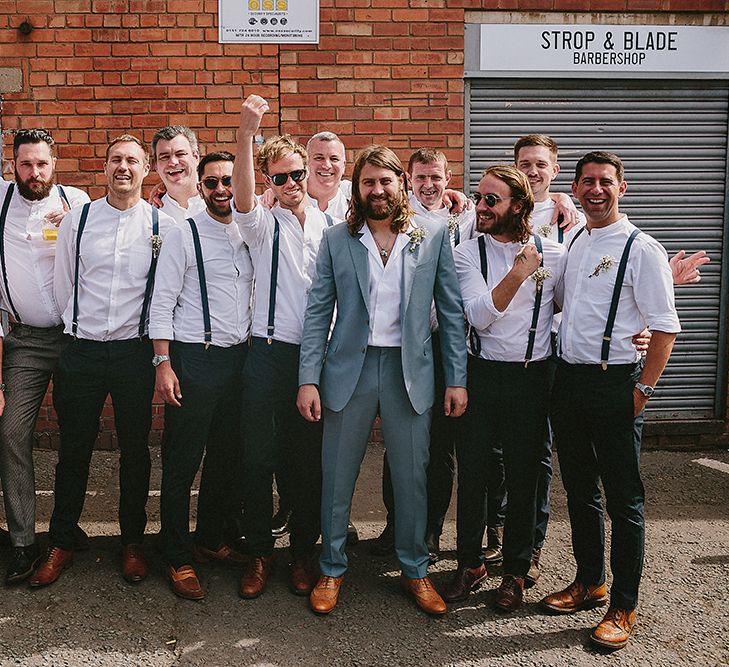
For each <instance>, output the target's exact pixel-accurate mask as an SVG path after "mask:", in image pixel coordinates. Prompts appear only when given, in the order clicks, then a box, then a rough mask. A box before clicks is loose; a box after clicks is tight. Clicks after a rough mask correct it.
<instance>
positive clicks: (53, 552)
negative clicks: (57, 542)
mask: <svg viewBox="0 0 729 667" xmlns="http://www.w3.org/2000/svg"><path fill="white" fill-rule="evenodd" d="M63 551H64V550H63V549H61V547H51V549H50V550H49V551H48V558H46V561H47V562H49V563H53V562H54V561H57V560H61V559H62V558H64V555H63Z"/></svg>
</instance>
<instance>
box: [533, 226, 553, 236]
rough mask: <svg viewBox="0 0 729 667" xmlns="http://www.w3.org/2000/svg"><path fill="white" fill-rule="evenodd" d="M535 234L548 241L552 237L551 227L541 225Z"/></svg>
mask: <svg viewBox="0 0 729 667" xmlns="http://www.w3.org/2000/svg"><path fill="white" fill-rule="evenodd" d="M537 234H539V236H543V237H544V238H545V239H548V238H549V237H550V236H551V235H552V225H542V226H541V227H539V228H538V229H537Z"/></svg>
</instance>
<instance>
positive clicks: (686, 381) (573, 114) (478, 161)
mask: <svg viewBox="0 0 729 667" xmlns="http://www.w3.org/2000/svg"><path fill="white" fill-rule="evenodd" d="M468 83H469V90H470V92H469V96H468V99H469V109H468V121H467V131H468V132H469V136H468V137H467V139H466V146H468V147H469V148H468V155H467V174H468V179H469V181H470V184H471V188H473V187H474V186H475V184H476V183H478V179H479V176H480V173H481V171H482V170H483V168H484V167H486V166H487V165H489V164H492V163H495V162H513V154H512V146H513V144H514V141H515V140H516V139H517V138H518V137H520V136H522V135H524V134H529V133H531V132H539V133H544V134H548V135H550V136H552V137H554V139H555V140H556V141H557V143H558V144H559V146H560V160H559V161H560V165H561V167H562V172H561V173H560V175H559V176H558V177H557V180H556V181H555V183H554V185H553V190H555V191H562V192H569V187H570V183H571V181H572V176H573V175H574V166H575V163H576V161H577V159H579V157H581V156H582V155H584V154H585V153H586V152H588V151H589V150H596V149H602V150H610V151H612V152H614V153H617V154H618V155H619V156H620V157H621V158H622V159H623V160H624V162H625V168H626V176H625V178H626V181H627V182H628V191H627V193H626V196H625V198H624V199H623V200H622V203H621V210H623V211H624V212H625V213H627V214H628V215H629V216H630V218H631V220H632V222H633V223H635V224H636V225H638V226H639V227H640V228H641V229H643V230H645V231H646V232H648V233H649V234H651V235H652V236H654V237H655V238H656V239H658V240H659V241H660V242H661V243H662V244H663V245H664V246H665V248H666V250H667V251H668V253H669V256H672V255H673V254H674V253H675V252H676V251H678V250H679V249H685V250H686V251H687V252H689V253H691V252H694V251H696V250H701V249H704V250H706V251H707V252H708V253H709V255H710V257H711V264H709V265H708V266H707V267H705V269H704V270H702V276H703V277H702V280H701V283H699V284H698V285H692V286H686V287H679V288H677V290H676V297H677V298H676V301H677V305H678V309H679V315H680V317H681V324H682V327H683V333H682V334H681V335H680V336H679V338H678V341H677V343H676V346H675V348H674V352H673V355H672V357H671V360H670V362H669V365H668V368H667V369H666V372H665V374H664V376H663V378H662V380H661V383H660V386H659V391H658V392H657V393H656V396H655V398H654V399H653V400H651V402H650V417H651V418H653V419H679V418H681V419H687V418H688V419H691V418H704V419H705V418H716V417H719V418H723V416H724V408H723V406H722V405H721V403H722V402H723V400H724V395H725V391H724V387H725V383H726V377H725V369H724V360H723V359H720V354H723V352H720V347H723V345H722V341H723V334H724V331H723V329H724V327H725V325H724V324H723V323H724V322H725V320H726V314H725V313H724V312H723V307H722V298H721V277H722V248H723V246H724V229H725V213H724V200H725V196H726V192H727V184H726V178H727V164H726V161H727V115H728V106H729V104H728V98H729V95H728V92H727V91H728V87H727V82H725V81H718V82H717V81H694V82H685V81H662V82H659V81H645V80H640V81H637V80H624V81H607V80H604V79H600V80H584V79H582V80H564V81H563V80H558V79H547V80H527V79H517V80H514V79H511V80H502V79H472V80H470V81H469V82H468ZM720 327H721V329H722V331H721V334H722V335H721V336H720Z"/></svg>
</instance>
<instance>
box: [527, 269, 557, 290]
mask: <svg viewBox="0 0 729 667" xmlns="http://www.w3.org/2000/svg"><path fill="white" fill-rule="evenodd" d="M530 277H531V279H532V280H533V281H534V282H535V283H536V284H537V290H540V289H542V285H544V281H545V280H547V278H551V277H552V272H551V271H550V270H549V269H548V268H547V267H546V266H540V267H539V268H538V269H537V270H536V271H535V272H534V273H532V275H531V276H530Z"/></svg>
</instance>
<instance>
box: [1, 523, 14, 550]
mask: <svg viewBox="0 0 729 667" xmlns="http://www.w3.org/2000/svg"><path fill="white" fill-rule="evenodd" d="M10 546H12V543H11V542H10V533H9V532H8V531H7V530H5V528H0V547H5V548H7V547H10Z"/></svg>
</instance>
